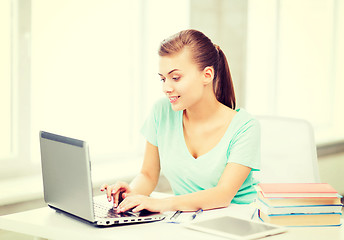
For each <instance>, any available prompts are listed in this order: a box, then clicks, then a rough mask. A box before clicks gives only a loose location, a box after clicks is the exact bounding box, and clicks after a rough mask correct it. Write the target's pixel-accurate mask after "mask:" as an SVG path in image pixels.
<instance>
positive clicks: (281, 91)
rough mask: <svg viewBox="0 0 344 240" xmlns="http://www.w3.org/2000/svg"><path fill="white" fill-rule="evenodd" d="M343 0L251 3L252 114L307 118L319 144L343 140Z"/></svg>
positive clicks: (249, 84) (249, 105)
mask: <svg viewBox="0 0 344 240" xmlns="http://www.w3.org/2000/svg"><path fill="white" fill-rule="evenodd" d="M343 13H344V1H342V0H332V1H327V0H317V1H313V0H303V1H297V0H277V1H270V0H264V1H259V3H258V2H257V1H249V10H248V16H249V17H248V49H247V53H248V56H247V59H248V62H247V93H246V102H247V108H248V109H249V111H250V112H252V113H255V114H270V115H280V116H288V117H296V118H303V119H306V120H308V121H310V122H311V123H312V125H313V127H314V129H315V137H316V142H317V144H324V143H329V142H335V141H339V140H344V138H343V136H344V128H343V127H342V124H341V123H342V122H343V121H344V114H343V111H342V105H343V103H344V97H343V94H341V92H340V89H344V86H343V81H342V80H343V76H344V69H343V68H342V67H341V64H342V63H343V62H344V26H343V24H344V18H343Z"/></svg>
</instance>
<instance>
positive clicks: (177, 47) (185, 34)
mask: <svg viewBox="0 0 344 240" xmlns="http://www.w3.org/2000/svg"><path fill="white" fill-rule="evenodd" d="M184 47H188V48H189V49H190V52H191V56H192V59H193V61H194V62H195V63H196V64H197V65H198V66H199V69H200V70H201V71H202V70H203V69H204V68H206V67H213V68H214V71H215V74H214V83H213V87H214V93H215V96H216V98H217V100H218V101H219V102H221V103H223V104H224V105H226V106H228V107H230V108H232V109H235V93H234V87H233V82H232V77H231V73H230V70H229V66H228V62H227V59H226V56H225V54H224V53H223V51H222V50H221V49H220V47H219V46H217V45H215V44H213V43H212V42H211V40H210V39H209V38H208V37H207V36H205V35H204V34H203V33H202V32H200V31H197V30H193V29H190V30H184V31H181V32H179V33H177V34H175V35H173V36H171V37H169V38H168V39H165V40H164V41H162V42H161V44H160V48H159V56H161V57H163V56H168V55H173V54H177V53H179V52H180V51H181V50H183V48H184Z"/></svg>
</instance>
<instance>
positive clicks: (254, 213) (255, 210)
mask: <svg viewBox="0 0 344 240" xmlns="http://www.w3.org/2000/svg"><path fill="white" fill-rule="evenodd" d="M256 212H257V208H255V209H254V212H253V214H252V216H251V219H253V218H254V215H256Z"/></svg>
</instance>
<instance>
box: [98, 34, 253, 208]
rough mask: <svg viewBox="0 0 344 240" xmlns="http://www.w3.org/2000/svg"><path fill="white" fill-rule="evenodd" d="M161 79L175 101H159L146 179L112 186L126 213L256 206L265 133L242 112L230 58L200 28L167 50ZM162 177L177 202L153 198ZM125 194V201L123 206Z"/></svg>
mask: <svg viewBox="0 0 344 240" xmlns="http://www.w3.org/2000/svg"><path fill="white" fill-rule="evenodd" d="M159 56H160V62H159V73H158V74H159V76H160V78H161V81H162V89H163V92H164V93H165V94H166V96H167V99H162V100H160V101H158V102H157V103H156V104H155V106H154V107H153V111H152V113H151V115H150V116H149V117H148V119H147V120H146V122H145V124H144V126H143V128H142V134H143V135H144V136H145V138H146V140H147V144H146V152H145V156H144V161H143V165H142V170H141V172H140V174H139V175H138V176H137V177H136V178H135V179H134V180H133V181H132V182H131V184H130V185H128V184H126V183H122V182H118V183H116V184H115V185H112V186H109V185H104V186H103V187H102V189H101V190H103V191H104V190H106V192H107V196H108V198H109V201H111V200H113V201H114V205H115V206H118V204H119V206H118V211H119V212H121V211H126V210H127V209H130V208H134V211H139V210H142V209H148V210H151V211H159V212H163V211H168V210H184V211H187V210H190V211H192V210H197V209H200V208H202V209H212V208H219V207H225V206H228V205H229V204H230V203H231V202H232V203H243V204H247V203H251V202H252V201H253V199H254V198H255V196H256V191H255V189H254V185H256V184H257V181H256V180H255V179H254V178H253V177H252V171H256V170H259V162H260V127H259V123H258V122H257V121H256V120H255V119H254V118H253V117H252V116H251V115H250V114H249V113H247V112H246V111H245V110H244V109H235V107H236V103H235V94H234V88H233V82H232V78H231V75H230V71H229V66H228V63H227V59H226V57H225V55H224V53H223V51H222V50H221V49H220V47H219V46H217V45H214V44H213V43H212V42H211V40H210V39H209V38H208V37H206V36H205V35H204V34H203V33H201V32H199V31H196V30H185V31H181V32H179V33H177V34H175V35H173V36H171V37H170V38H168V39H166V40H164V41H163V42H162V43H161V45H160V49H159ZM160 171H162V172H163V174H164V175H165V176H166V178H167V179H168V181H169V183H170V185H171V187H172V189H173V192H174V194H175V196H173V197H169V198H165V199H154V198H151V197H149V195H150V194H151V192H152V191H153V190H154V188H155V186H156V184H157V182H158V178H159V175H160ZM119 194H122V195H123V198H124V200H123V201H122V202H121V203H118V199H119Z"/></svg>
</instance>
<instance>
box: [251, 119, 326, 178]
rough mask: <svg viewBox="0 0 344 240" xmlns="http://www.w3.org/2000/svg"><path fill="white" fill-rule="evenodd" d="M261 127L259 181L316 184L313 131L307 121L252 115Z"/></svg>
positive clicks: (317, 173) (317, 175)
mask: <svg viewBox="0 0 344 240" xmlns="http://www.w3.org/2000/svg"><path fill="white" fill-rule="evenodd" d="M256 118H257V119H258V121H259V122H260V125H261V171H259V172H254V177H255V178H257V179H258V180H259V181H260V182H277V183H314V182H320V176H319V169H318V159H317V154H316V146H315V141H314V134H313V128H312V126H311V125H310V124H309V122H307V121H305V120H300V119H293V118H284V117H268V116H256Z"/></svg>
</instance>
